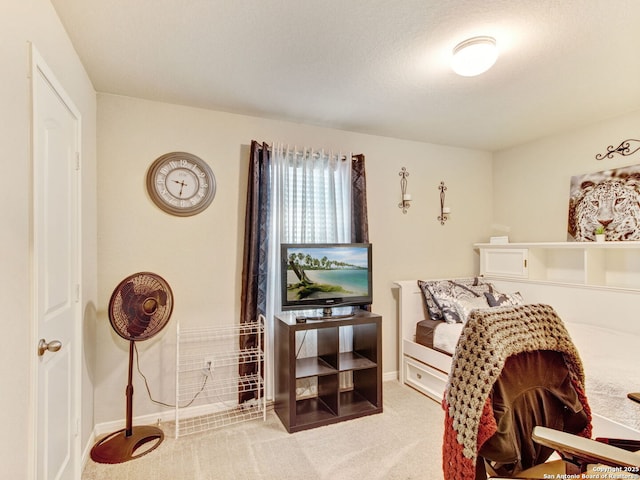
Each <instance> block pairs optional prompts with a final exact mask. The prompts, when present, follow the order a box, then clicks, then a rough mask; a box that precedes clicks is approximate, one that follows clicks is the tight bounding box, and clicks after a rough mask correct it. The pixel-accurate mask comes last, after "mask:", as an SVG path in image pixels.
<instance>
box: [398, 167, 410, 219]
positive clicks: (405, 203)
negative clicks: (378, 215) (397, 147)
mask: <svg viewBox="0 0 640 480" xmlns="http://www.w3.org/2000/svg"><path fill="white" fill-rule="evenodd" d="M398 175H400V177H401V178H400V191H401V192H402V201H401V202H400V203H399V204H398V207H399V208H401V209H402V213H407V209H408V208H409V207H410V206H411V204H410V202H411V194H409V193H407V177H408V176H409V172H407V169H406V168H405V167H402V170H400V172H399V173H398Z"/></svg>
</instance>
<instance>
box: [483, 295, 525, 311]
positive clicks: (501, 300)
mask: <svg viewBox="0 0 640 480" xmlns="http://www.w3.org/2000/svg"><path fill="white" fill-rule="evenodd" d="M484 296H485V297H487V302H489V305H491V306H492V307H509V306H515V305H522V304H523V303H524V301H523V299H522V294H521V293H520V292H515V293H497V292H485V293H484Z"/></svg>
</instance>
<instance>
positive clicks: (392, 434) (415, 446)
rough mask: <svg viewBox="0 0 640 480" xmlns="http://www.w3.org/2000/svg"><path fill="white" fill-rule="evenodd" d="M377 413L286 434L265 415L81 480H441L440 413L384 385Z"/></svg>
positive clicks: (96, 467) (100, 467) (90, 467)
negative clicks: (382, 407) (382, 400)
mask: <svg viewBox="0 0 640 480" xmlns="http://www.w3.org/2000/svg"><path fill="white" fill-rule="evenodd" d="M383 388H384V396H383V399H384V412H383V413H382V414H378V415H372V416H368V417H363V418H358V419H355V420H350V421H346V422H342V423H338V424H335V425H329V426H326V427H320V428H316V429H312V430H305V431H302V432H298V433H294V434H289V433H287V431H286V430H285V429H284V427H283V426H282V424H281V423H280V420H279V419H278V417H277V416H276V414H275V413H274V412H273V411H272V410H271V411H269V412H268V414H267V420H266V422H263V421H262V420H252V421H250V422H245V423H241V424H237V425H232V426H229V427H224V428H221V429H218V430H212V431H209V432H206V433H200V434H195V435H190V436H186V437H182V438H179V439H177V440H176V439H174V438H172V437H171V435H172V432H171V427H170V426H166V428H165V427H163V428H164V429H165V433H166V435H167V438H165V440H164V442H163V443H162V444H161V445H160V446H159V447H158V448H157V449H156V450H154V451H152V452H150V453H149V454H147V455H145V456H143V457H140V458H138V459H136V460H132V461H130V462H127V463H122V464H119V465H105V464H96V463H94V462H93V461H91V460H89V462H88V463H87V466H86V468H85V470H84V473H83V475H82V479H83V480H138V479H150V480H178V479H179V480H227V479H229V480H288V479H291V480H298V479H301V480H302V479H304V480H342V479H344V480H352V479H357V480H376V479H379V480H401V479H402V480H409V479H436V480H437V479H442V467H441V445H442V427H443V422H444V420H443V418H444V417H443V412H442V408H441V407H440V405H438V404H437V403H436V402H434V401H433V400H430V399H428V398H427V397H425V396H424V395H422V394H420V393H418V392H416V391H415V390H412V389H411V388H408V387H404V386H401V385H400V384H399V383H398V382H395V381H390V382H385V383H384V387H383Z"/></svg>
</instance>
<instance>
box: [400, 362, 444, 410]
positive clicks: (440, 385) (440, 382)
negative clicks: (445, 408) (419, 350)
mask: <svg viewBox="0 0 640 480" xmlns="http://www.w3.org/2000/svg"><path fill="white" fill-rule="evenodd" d="M403 363H404V365H403V368H404V378H405V383H406V384H407V385H410V386H412V387H413V388H415V389H416V390H418V391H420V392H422V393H424V394H425V395H427V396H429V397H431V398H432V399H434V400H435V401H437V402H441V401H442V396H443V394H444V389H445V386H446V384H447V374H446V373H444V372H441V371H440V370H436V369H435V368H431V367H430V366H428V365H425V364H424V363H421V362H418V361H417V360H414V359H413V358H411V357H404V362H403Z"/></svg>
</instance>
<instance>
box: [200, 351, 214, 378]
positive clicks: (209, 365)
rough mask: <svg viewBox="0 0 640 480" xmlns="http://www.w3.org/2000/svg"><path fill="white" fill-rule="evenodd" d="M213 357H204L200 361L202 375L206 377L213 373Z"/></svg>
mask: <svg viewBox="0 0 640 480" xmlns="http://www.w3.org/2000/svg"><path fill="white" fill-rule="evenodd" d="M213 364H214V357H213V356H208V357H204V358H203V361H202V373H203V374H204V375H206V376H207V377H208V376H209V375H211V374H212V373H213Z"/></svg>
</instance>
